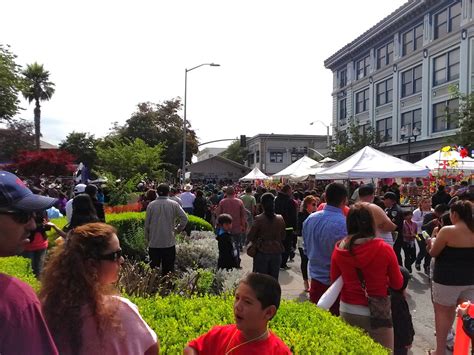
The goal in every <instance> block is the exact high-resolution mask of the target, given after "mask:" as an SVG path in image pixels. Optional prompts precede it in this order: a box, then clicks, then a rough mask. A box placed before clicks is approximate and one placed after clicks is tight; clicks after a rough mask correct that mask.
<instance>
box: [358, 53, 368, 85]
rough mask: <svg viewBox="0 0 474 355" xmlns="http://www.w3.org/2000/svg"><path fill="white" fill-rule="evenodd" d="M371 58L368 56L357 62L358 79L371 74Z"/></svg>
mask: <svg viewBox="0 0 474 355" xmlns="http://www.w3.org/2000/svg"><path fill="white" fill-rule="evenodd" d="M369 59H370V57H369V56H367V57H365V58H363V59H361V60H359V61H358V62H357V68H356V69H357V80H359V79H362V78H364V77H366V76H367V75H368V74H369Z"/></svg>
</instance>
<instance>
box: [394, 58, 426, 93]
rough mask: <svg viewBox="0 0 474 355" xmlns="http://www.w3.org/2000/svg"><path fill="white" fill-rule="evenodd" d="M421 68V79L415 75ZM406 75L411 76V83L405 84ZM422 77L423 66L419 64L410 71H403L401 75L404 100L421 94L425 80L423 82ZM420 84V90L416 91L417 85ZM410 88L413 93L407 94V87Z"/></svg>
mask: <svg viewBox="0 0 474 355" xmlns="http://www.w3.org/2000/svg"><path fill="white" fill-rule="evenodd" d="M418 68H420V76H419V77H416V76H415V73H416V71H417V69H418ZM405 74H410V81H408V82H404V80H405ZM422 77H423V64H421V63H420V64H418V65H415V66H414V67H412V68H410V69H407V70H405V71H403V72H402V73H401V78H400V79H401V80H400V81H401V85H400V87H401V95H400V96H401V97H402V98H405V97H408V96H411V95H415V94H418V93H419V92H421V91H422V84H423V80H422ZM417 82H418V83H419V84H420V85H419V90H417V91H416V88H417V85H416V83H417ZM408 85H409V87H410V89H411V91H410V93H407V90H406V89H407V87H408Z"/></svg>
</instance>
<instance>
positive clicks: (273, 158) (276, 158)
mask: <svg viewBox="0 0 474 355" xmlns="http://www.w3.org/2000/svg"><path fill="white" fill-rule="evenodd" d="M270 163H283V152H270Z"/></svg>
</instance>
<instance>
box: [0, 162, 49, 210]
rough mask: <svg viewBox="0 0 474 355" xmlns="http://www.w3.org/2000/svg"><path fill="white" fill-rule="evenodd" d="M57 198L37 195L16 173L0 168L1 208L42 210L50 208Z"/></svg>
mask: <svg viewBox="0 0 474 355" xmlns="http://www.w3.org/2000/svg"><path fill="white" fill-rule="evenodd" d="M56 201H57V200H56V199H55V198H52V197H46V196H41V195H35V194H33V192H31V190H30V189H29V188H28V187H26V185H25V183H24V182H23V181H22V180H21V179H20V178H19V177H18V176H16V175H15V174H12V173H9V172H8V171H1V170H0V208H4V209H5V208H8V209H15V210H20V211H27V212H29V211H32V212H34V211H41V210H46V209H48V208H50V207H51V206H52V205H54V203H55V202H56Z"/></svg>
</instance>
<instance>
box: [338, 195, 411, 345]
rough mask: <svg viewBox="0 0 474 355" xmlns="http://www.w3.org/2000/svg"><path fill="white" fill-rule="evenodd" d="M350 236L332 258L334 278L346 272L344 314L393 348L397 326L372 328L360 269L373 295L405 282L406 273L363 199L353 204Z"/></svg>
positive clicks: (348, 218) (342, 301)
mask: <svg viewBox="0 0 474 355" xmlns="http://www.w3.org/2000/svg"><path fill="white" fill-rule="evenodd" d="M347 232H348V234H349V235H348V236H347V237H346V238H344V239H343V240H341V241H340V242H339V244H337V245H336V247H335V249H334V252H333V254H332V259H331V281H332V282H334V281H335V280H336V279H337V278H338V277H339V276H341V275H342V280H343V281H344V286H343V287H342V291H341V302H340V308H339V310H340V314H341V317H342V318H343V319H344V320H345V321H346V322H347V323H349V324H351V325H353V326H357V327H360V328H362V329H364V330H366V331H367V332H368V333H369V335H370V337H372V338H373V339H374V340H375V341H377V342H379V343H380V344H382V345H383V346H385V347H386V348H389V349H392V350H393V328H392V327H390V328H389V327H380V328H376V329H374V328H372V327H371V325H370V311H369V308H368V303H367V297H366V295H365V293H364V290H363V289H362V286H361V283H360V280H359V278H358V276H357V271H356V269H357V268H358V269H360V270H361V272H362V275H363V277H364V280H365V284H366V289H367V294H368V295H369V296H387V294H388V287H391V288H393V289H395V290H398V289H400V288H401V287H402V286H403V277H402V274H401V272H400V268H399V266H398V262H397V257H396V255H395V252H394V251H393V248H392V247H391V246H390V245H388V244H387V243H385V242H384V241H383V240H382V239H379V238H375V224H374V219H373V217H372V214H371V212H370V210H369V209H368V208H367V207H366V206H364V205H363V204H361V203H357V204H355V205H354V206H352V207H351V209H350V212H349V215H348V216H347Z"/></svg>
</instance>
